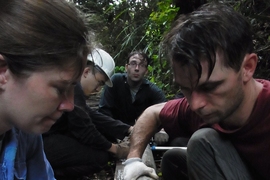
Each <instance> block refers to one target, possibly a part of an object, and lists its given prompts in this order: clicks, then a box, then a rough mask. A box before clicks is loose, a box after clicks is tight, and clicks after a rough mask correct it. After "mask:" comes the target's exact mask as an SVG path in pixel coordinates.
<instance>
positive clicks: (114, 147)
mask: <svg viewBox="0 0 270 180" xmlns="http://www.w3.org/2000/svg"><path fill="white" fill-rule="evenodd" d="M108 151H109V152H111V153H113V154H116V152H117V145H116V144H113V143H112V146H111V147H110V149H108Z"/></svg>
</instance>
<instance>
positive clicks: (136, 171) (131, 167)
mask: <svg viewBox="0 0 270 180" xmlns="http://www.w3.org/2000/svg"><path fill="white" fill-rule="evenodd" d="M123 164H124V165H125V167H124V172H123V178H124V180H136V179H137V178H138V177H140V176H144V175H145V176H148V177H151V178H153V179H158V175H157V174H156V172H155V170H154V169H153V168H150V167H147V166H146V165H145V164H144V163H143V162H142V159H140V158H130V159H127V160H126V161H125V162H123Z"/></svg>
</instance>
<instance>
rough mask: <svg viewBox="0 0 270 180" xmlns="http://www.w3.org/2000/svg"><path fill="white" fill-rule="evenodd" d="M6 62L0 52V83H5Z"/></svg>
mask: <svg viewBox="0 0 270 180" xmlns="http://www.w3.org/2000/svg"><path fill="white" fill-rule="evenodd" d="M7 69H8V67H7V62H6V60H5V59H4V57H3V55H1V54H0V84H3V83H4V84H5V83H6V82H7V78H6V72H7Z"/></svg>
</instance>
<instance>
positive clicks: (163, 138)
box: [154, 129, 169, 145]
mask: <svg viewBox="0 0 270 180" xmlns="http://www.w3.org/2000/svg"><path fill="white" fill-rule="evenodd" d="M154 140H155V143H156V144H157V145H163V144H165V143H166V142H168V140H169V135H168V134H167V133H166V132H165V131H164V130H163V129H161V130H160V131H159V132H157V133H156V134H155V136H154Z"/></svg>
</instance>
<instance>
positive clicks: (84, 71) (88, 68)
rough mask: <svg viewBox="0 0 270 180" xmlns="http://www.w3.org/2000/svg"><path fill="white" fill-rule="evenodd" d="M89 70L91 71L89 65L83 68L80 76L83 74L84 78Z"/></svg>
mask: <svg viewBox="0 0 270 180" xmlns="http://www.w3.org/2000/svg"><path fill="white" fill-rule="evenodd" d="M90 71H91V69H90V67H86V68H84V70H83V73H82V76H83V77H84V78H86V77H87V75H88V73H89V72H90Z"/></svg>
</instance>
